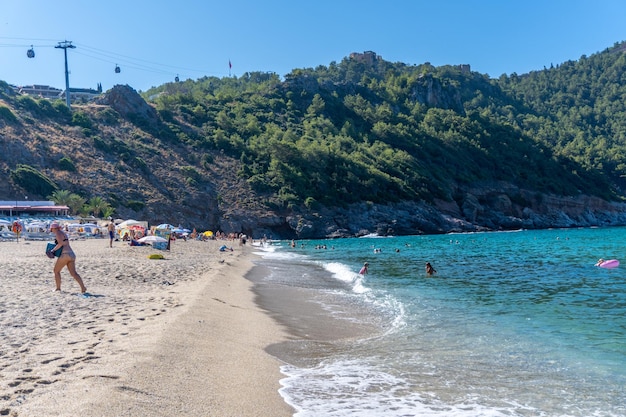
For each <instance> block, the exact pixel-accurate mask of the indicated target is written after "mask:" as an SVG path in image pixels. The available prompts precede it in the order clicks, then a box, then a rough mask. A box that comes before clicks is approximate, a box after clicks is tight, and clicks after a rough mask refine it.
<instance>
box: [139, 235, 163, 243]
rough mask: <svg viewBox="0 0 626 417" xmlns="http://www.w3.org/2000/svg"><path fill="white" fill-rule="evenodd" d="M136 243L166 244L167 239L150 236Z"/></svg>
mask: <svg viewBox="0 0 626 417" xmlns="http://www.w3.org/2000/svg"><path fill="white" fill-rule="evenodd" d="M137 242H139V243H154V242H167V239H164V238H162V237H160V236H154V235H150V236H144V237H142V238H141V239H139V240H138V241H137Z"/></svg>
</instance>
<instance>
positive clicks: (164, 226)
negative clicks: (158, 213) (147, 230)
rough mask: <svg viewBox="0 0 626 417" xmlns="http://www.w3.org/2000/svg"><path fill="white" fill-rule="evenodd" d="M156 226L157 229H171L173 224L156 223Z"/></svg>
mask: <svg viewBox="0 0 626 417" xmlns="http://www.w3.org/2000/svg"><path fill="white" fill-rule="evenodd" d="M156 228H157V229H170V230H171V229H173V228H174V226H172V225H171V224H167V223H162V224H160V225H158V226H157V227H156Z"/></svg>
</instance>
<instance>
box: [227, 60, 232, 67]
mask: <svg viewBox="0 0 626 417" xmlns="http://www.w3.org/2000/svg"><path fill="white" fill-rule="evenodd" d="M232 67H233V64H231V63H230V59H229V60H228V68H232Z"/></svg>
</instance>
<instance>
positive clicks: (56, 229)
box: [50, 222, 87, 294]
mask: <svg viewBox="0 0 626 417" xmlns="http://www.w3.org/2000/svg"><path fill="white" fill-rule="evenodd" d="M50 231H51V232H53V233H54V236H55V239H54V243H56V244H57V245H56V246H55V247H54V248H53V249H52V252H54V251H55V250H58V249H60V248H63V250H62V252H61V256H59V259H57V262H56V264H54V281H55V283H56V291H61V270H62V269H63V267H64V266H67V270H68V271H70V275H72V277H74V279H75V280H76V282H78V285H80V292H81V293H83V294H84V293H86V292H87V288H85V284H83V280H82V278H81V277H80V275H78V272H76V254H74V251H73V250H72V248H71V247H70V240H69V239H68V238H67V235H66V234H65V233H64V232H63V231H62V230H61V227H60V226H59V224H58V223H56V222H54V223H52V224H51V225H50Z"/></svg>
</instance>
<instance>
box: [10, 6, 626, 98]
mask: <svg viewBox="0 0 626 417" xmlns="http://www.w3.org/2000/svg"><path fill="white" fill-rule="evenodd" d="M625 22H626V1H623V0H594V1H591V0H589V1H582V0H526V1H513V0H499V1H497V0H484V1H470V0H467V1H463V0H437V1H435V0H431V1H423V0H387V1H372V0H359V1H356V0H318V1H297V0H296V1H294V0H289V1H287V0H265V1H253V0H239V1H229V0H222V1H219V2H217V1H214V0H202V1H200V0H197V1H190V0H179V1H176V2H174V1H162V0H126V1H122V0H107V1H106V2H104V1H102V2H100V1H91V0H82V1H79V0H55V1H50V0H19V1H14V0H0V80H3V81H6V82H8V83H10V84H15V85H29V84H45V85H51V86H54V87H57V88H64V87H65V75H64V59H63V50H62V49H57V48H54V46H56V45H58V44H59V42H62V41H65V40H68V41H72V44H73V45H74V46H76V48H75V49H68V62H69V68H70V85H71V86H72V87H82V88H96V86H97V84H98V83H101V84H102V86H103V88H104V90H107V89H109V88H111V87H113V86H114V85H116V84H128V85H130V86H131V87H133V88H135V89H136V90H139V91H145V90H147V89H149V88H150V87H152V86H158V85H161V84H163V83H166V82H170V81H173V80H174V77H176V76H177V75H178V76H179V77H180V79H181V80H184V79H189V78H190V79H197V78H200V77H203V76H217V77H226V76H229V66H228V62H229V61H230V62H231V63H232V69H231V70H230V74H232V75H236V76H240V75H242V74H243V73H245V72H249V71H271V72H275V73H277V74H279V75H280V76H284V75H285V74H287V73H289V72H291V71H292V70H293V69H296V68H314V67H317V66H319V65H324V66H327V65H328V64H330V63H331V62H333V61H335V62H340V61H341V60H342V59H343V58H344V57H346V56H348V55H349V54H350V53H351V52H363V51H366V50H371V51H374V52H376V53H377V54H379V55H381V56H382V57H383V59H385V60H387V61H391V62H404V63H407V64H422V63H424V62H430V63H431V64H433V65H436V66H439V65H446V64H470V65H471V68H472V70H473V71H478V72H480V73H483V74H488V75H489V76H491V77H499V76H500V75H501V74H511V73H513V72H516V73H518V74H524V73H527V72H529V71H533V70H541V69H543V67H544V66H545V67H549V66H550V65H551V64H554V65H556V64H560V63H562V62H565V61H568V60H578V59H579V58H580V57H581V56H582V55H592V54H594V53H596V52H600V51H602V50H604V49H605V48H607V47H611V46H613V44H614V43H615V42H621V41H624V40H626V24H625ZM31 45H33V48H34V50H35V54H36V55H35V58H33V59H29V58H27V56H26V52H27V50H28V49H29V48H30V46H31ZM116 64H117V65H119V66H120V69H121V72H120V73H117V74H116V73H115V71H114V69H115V65H116Z"/></svg>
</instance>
